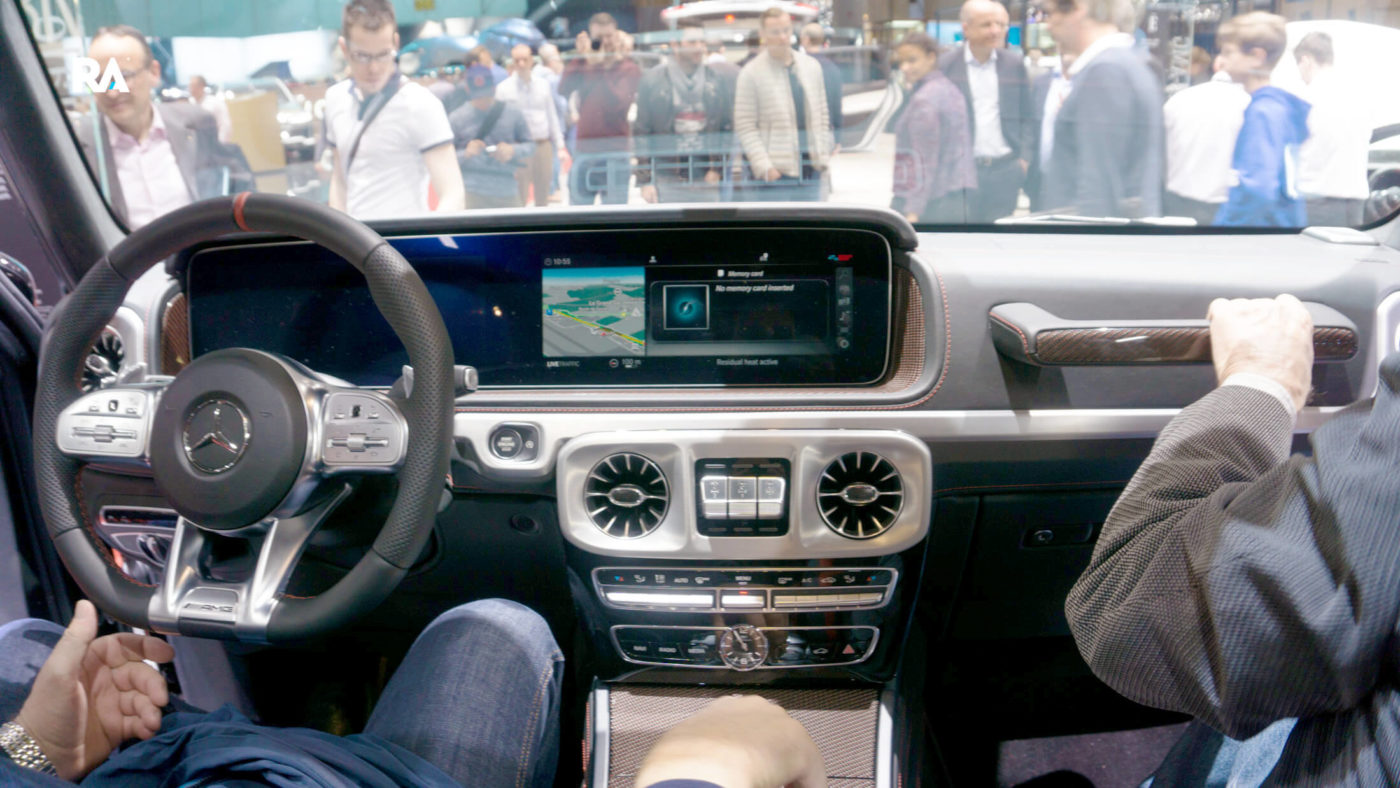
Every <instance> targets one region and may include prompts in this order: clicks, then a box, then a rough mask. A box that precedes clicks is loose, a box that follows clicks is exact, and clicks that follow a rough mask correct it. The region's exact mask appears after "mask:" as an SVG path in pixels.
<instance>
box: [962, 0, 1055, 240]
mask: <svg viewBox="0 0 1400 788" xmlns="http://www.w3.org/2000/svg"><path fill="white" fill-rule="evenodd" d="M960 18H961V20H962V26H963V36H964V37H965V39H966V40H965V41H964V42H963V45H962V46H960V47H957V48H956V49H953V50H952V51H950V52H948V53H947V54H946V55H944V56H943V57H942V58H941V59H940V60H939V62H938V68H939V69H940V70H941V71H942V72H943V73H944V74H945V75H946V76H947V77H948V79H950V80H952V82H953V84H954V85H957V86H958V90H961V91H962V94H963V96H964V97H966V98H967V117H968V120H969V121H970V122H971V124H972V153H973V156H974V157H975V160H976V162H977V193H976V195H975V196H974V197H973V200H972V211H971V213H972V217H973V220H974V221H977V222H993V221H996V220H997V219H1000V218H1002V217H1004V216H1010V215H1011V214H1012V213H1013V212H1014V211H1015V210H1016V199H1017V197H1018V196H1019V195H1020V193H1021V184H1022V182H1023V181H1024V180H1025V177H1026V173H1027V172H1028V171H1029V169H1030V160H1031V155H1032V153H1031V151H1032V148H1033V146H1034V143H1035V140H1034V131H1033V129H1032V127H1031V114H1032V113H1031V92H1030V79H1029V78H1028V77H1027V75H1026V65H1025V63H1024V62H1022V59H1021V56H1020V55H1018V54H1016V53H1015V52H1013V51H1012V50H1009V49H1004V47H1005V45H1006V30H1007V26H1008V24H1009V22H1010V17H1009V15H1008V14H1007V12H1006V6H1003V5H1002V4H1001V3H998V2H996V1H995V0H967V2H966V3H963V6H962V13H961V17H960Z"/></svg>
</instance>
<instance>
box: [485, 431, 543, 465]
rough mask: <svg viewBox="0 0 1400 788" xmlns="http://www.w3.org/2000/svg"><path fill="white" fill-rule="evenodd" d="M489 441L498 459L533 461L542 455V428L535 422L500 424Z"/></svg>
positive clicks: (492, 452) (492, 451)
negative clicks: (534, 423)
mask: <svg viewBox="0 0 1400 788" xmlns="http://www.w3.org/2000/svg"><path fill="white" fill-rule="evenodd" d="M487 443H488V444H489V445H490V449H491V454H492V455H494V456H495V457H496V458H497V459H501V460H505V461H507V462H533V461H534V460H535V458H536V457H539V456H540V428H539V427H537V426H535V425H533V424H498V425H496V428H495V429H493V430H491V437H490V438H488V439H487Z"/></svg>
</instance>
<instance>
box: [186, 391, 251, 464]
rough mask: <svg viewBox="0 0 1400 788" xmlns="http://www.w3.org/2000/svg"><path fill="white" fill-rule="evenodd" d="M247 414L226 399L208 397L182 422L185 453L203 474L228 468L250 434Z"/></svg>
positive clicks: (244, 447) (235, 460)
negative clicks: (183, 424)
mask: <svg viewBox="0 0 1400 788" xmlns="http://www.w3.org/2000/svg"><path fill="white" fill-rule="evenodd" d="M251 426H252V425H250V424H249V423H248V415H247V414H246V413H244V412H243V409H242V408H240V407H238V406H237V405H235V404H233V403H232V402H229V401H228V400H226V399H211V400H209V401H208V402H205V403H203V404H201V405H200V406H199V407H197V408H195V409H194V412H193V413H191V414H190V418H189V420H188V421H186V422H185V436H184V437H185V456H186V457H188V458H189V459H190V464H191V465H193V466H194V467H196V468H198V469H200V470H201V471H204V472H205V473H223V472H224V471H226V470H228V469H229V468H232V467H233V466H234V463H236V462H238V458H239V457H242V456H243V451H244V450H245V449H247V448H248V439H249V438H251V437H252V434H251Z"/></svg>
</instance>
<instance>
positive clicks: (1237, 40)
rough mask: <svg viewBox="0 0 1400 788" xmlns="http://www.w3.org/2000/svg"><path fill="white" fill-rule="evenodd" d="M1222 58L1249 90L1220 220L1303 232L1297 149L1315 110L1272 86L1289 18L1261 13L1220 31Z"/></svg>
mask: <svg viewBox="0 0 1400 788" xmlns="http://www.w3.org/2000/svg"><path fill="white" fill-rule="evenodd" d="M1216 39H1217V40H1218V41H1219V42H1220V58H1221V60H1222V61H1223V67H1224V70H1225V71H1226V72H1227V73H1229V75H1230V79H1232V80H1234V81H1235V82H1236V83H1237V84H1240V85H1243V86H1244V88H1245V90H1247V91H1249V94H1250V102H1249V106H1248V107H1246V108H1245V111H1244V125H1243V126H1242V127H1241V128H1240V135H1239V137H1238V138H1237V139H1236V141H1235V155H1234V160H1233V162H1232V163H1231V167H1232V168H1233V169H1234V171H1235V179H1236V183H1235V186H1234V187H1233V188H1231V189H1230V195H1229V198H1228V199H1227V200H1226V201H1225V204H1224V205H1222V206H1220V211H1219V212H1218V213H1216V215H1215V224H1217V225H1226V226H1234V227H1302V226H1304V225H1306V224H1307V222H1308V215H1307V204H1306V203H1305V202H1304V201H1303V198H1302V196H1301V195H1299V194H1298V189H1297V182H1296V178H1297V174H1298V148H1299V146H1300V145H1302V143H1303V141H1304V140H1306V139H1307V138H1308V112H1309V111H1310V110H1311V109H1312V105H1310V104H1308V102H1306V101H1304V100H1302V99H1300V98H1298V97H1297V96H1295V95H1293V94H1292V93H1289V92H1288V91H1286V90H1282V89H1280V88H1276V87H1273V86H1272V85H1270V84H1269V73H1270V72H1271V71H1273V68H1274V65H1275V64H1277V63H1278V61H1279V58H1280V57H1282V56H1283V50H1284V47H1285V46H1286V45H1287V41H1288V39H1287V35H1286V33H1285V32H1284V19H1283V17H1281V16H1277V15H1275V14H1269V13H1265V12H1262V11H1256V12H1254V13H1249V14H1243V15H1241V16H1237V17H1235V18H1234V19H1231V20H1230V21H1228V22H1226V23H1225V24H1223V25H1221V26H1220V31H1219V33H1218V34H1217V36H1216Z"/></svg>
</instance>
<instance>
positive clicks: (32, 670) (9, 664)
mask: <svg viewBox="0 0 1400 788" xmlns="http://www.w3.org/2000/svg"><path fill="white" fill-rule="evenodd" d="M60 637H63V627H61V626H59V625H58V624H55V623H53V622H52V621H43V620H41V619H37V618H21V619H19V620H17V621H11V622H9V623H8V624H5V625H4V626H0V722H3V721H4V720H9V719H13V718H14V716H15V715H16V714H18V713H19V709H20V707H21V706H23V705H24V699H25V698H27V697H29V688H30V687H31V686H33V685H34V677H35V676H37V675H39V668H41V667H43V666H44V660H46V659H48V658H49V652H50V651H53V647H54V646H55V645H57V644H58V639H59V638H60Z"/></svg>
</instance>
